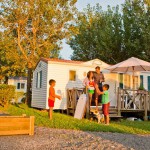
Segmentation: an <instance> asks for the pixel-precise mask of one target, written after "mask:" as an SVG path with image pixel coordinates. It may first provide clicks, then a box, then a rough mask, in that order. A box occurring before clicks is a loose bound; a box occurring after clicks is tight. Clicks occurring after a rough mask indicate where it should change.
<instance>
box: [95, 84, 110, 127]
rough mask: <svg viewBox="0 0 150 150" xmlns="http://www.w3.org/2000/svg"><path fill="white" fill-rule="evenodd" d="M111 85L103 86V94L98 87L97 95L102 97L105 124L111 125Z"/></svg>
mask: <svg viewBox="0 0 150 150" xmlns="http://www.w3.org/2000/svg"><path fill="white" fill-rule="evenodd" d="M108 89H109V85H108V84H104V85H103V92H101V91H100V90H99V89H98V88H97V87H96V90H97V93H98V94H99V95H102V110H103V114H104V117H105V124H106V125H109V106H110V101H109V92H108Z"/></svg>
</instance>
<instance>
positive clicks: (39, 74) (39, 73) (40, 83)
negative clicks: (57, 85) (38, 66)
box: [36, 71, 42, 88]
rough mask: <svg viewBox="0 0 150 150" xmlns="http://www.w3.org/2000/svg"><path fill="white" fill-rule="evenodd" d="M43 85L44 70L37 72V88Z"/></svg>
mask: <svg viewBox="0 0 150 150" xmlns="http://www.w3.org/2000/svg"><path fill="white" fill-rule="evenodd" d="M41 87H42V71H40V72H37V77H36V88H41Z"/></svg>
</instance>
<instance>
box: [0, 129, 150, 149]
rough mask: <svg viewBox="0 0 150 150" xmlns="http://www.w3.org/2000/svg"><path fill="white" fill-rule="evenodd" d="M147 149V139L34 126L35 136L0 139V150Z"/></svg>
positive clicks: (149, 140)
mask: <svg viewBox="0 0 150 150" xmlns="http://www.w3.org/2000/svg"><path fill="white" fill-rule="evenodd" d="M93 149H94V150H133V149H136V150H149V149H150V136H139V135H131V134H120V133H105V132H83V131H74V130H64V129H50V128H45V127H35V135H34V136H28V135H17V136H0V150H93Z"/></svg>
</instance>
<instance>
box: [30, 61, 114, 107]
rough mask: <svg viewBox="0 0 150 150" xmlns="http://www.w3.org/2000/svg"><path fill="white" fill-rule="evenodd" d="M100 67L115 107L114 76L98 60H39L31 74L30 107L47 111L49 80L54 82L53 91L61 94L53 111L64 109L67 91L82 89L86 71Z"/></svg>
mask: <svg viewBox="0 0 150 150" xmlns="http://www.w3.org/2000/svg"><path fill="white" fill-rule="evenodd" d="M96 66H100V67H101V71H102V72H103V73H104V76H105V81H106V83H108V84H111V86H110V95H111V96H110V100H111V104H112V105H115V103H114V102H113V100H114V99H115V85H116V81H115V80H116V74H113V73H112V74H110V73H109V71H108V70H106V69H105V68H107V67H109V65H108V64H106V63H104V62H102V61H101V60H99V59H94V60H91V61H87V62H81V61H71V60H59V59H48V58H41V60H40V61H39V63H38V64H37V66H36V68H35V71H34V73H33V85H32V104H31V105H32V107H37V108H42V109H48V91H49V80H50V79H54V80H56V87H55V91H56V93H58V94H61V96H62V100H61V101H60V100H58V99H56V102H55V107H54V109H66V104H67V103H66V99H67V97H66V96H67V93H66V91H67V89H71V88H83V84H82V83H83V80H84V78H85V77H86V73H87V72H88V71H90V70H91V71H94V70H95V67H96Z"/></svg>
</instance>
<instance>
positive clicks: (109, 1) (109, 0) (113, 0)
mask: <svg viewBox="0 0 150 150" xmlns="http://www.w3.org/2000/svg"><path fill="white" fill-rule="evenodd" d="M124 2H125V0H78V1H77V3H76V7H77V9H78V10H79V11H82V10H83V9H84V8H86V6H87V5H88V4H90V5H91V6H95V5H96V4H97V3H99V4H100V5H101V6H102V9H103V10H107V6H108V5H110V6H111V7H113V6H116V5H121V4H123V3H124ZM62 47H63V49H62V50H61V51H60V55H61V57H62V58H63V59H70V57H71V55H72V53H73V50H72V49H71V48H70V46H69V45H68V44H66V43H65V40H63V45H62Z"/></svg>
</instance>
